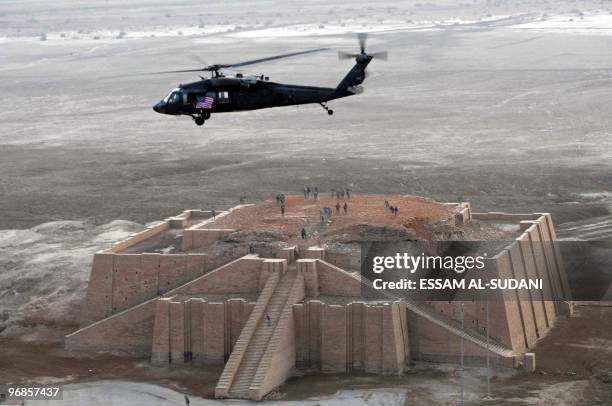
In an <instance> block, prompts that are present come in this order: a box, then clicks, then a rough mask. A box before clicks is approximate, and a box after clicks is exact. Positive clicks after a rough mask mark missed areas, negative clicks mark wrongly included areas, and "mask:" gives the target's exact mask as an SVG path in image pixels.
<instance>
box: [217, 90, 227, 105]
mask: <svg viewBox="0 0 612 406" xmlns="http://www.w3.org/2000/svg"><path fill="white" fill-rule="evenodd" d="M217 100H218V101H219V103H229V92H219V93H217Z"/></svg>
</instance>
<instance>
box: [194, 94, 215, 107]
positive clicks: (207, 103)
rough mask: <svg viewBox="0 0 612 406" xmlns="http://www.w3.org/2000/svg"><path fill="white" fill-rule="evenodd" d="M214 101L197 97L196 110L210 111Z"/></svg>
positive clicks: (209, 98) (208, 97) (210, 98)
mask: <svg viewBox="0 0 612 406" xmlns="http://www.w3.org/2000/svg"><path fill="white" fill-rule="evenodd" d="M214 101H215V99H213V98H212V97H210V96H206V97H201V96H198V101H197V103H196V106H195V107H196V109H207V110H210V109H211V108H212V105H213V102H214Z"/></svg>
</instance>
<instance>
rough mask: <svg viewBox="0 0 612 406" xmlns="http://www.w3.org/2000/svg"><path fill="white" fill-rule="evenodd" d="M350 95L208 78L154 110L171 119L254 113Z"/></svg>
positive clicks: (256, 81)
mask: <svg viewBox="0 0 612 406" xmlns="http://www.w3.org/2000/svg"><path fill="white" fill-rule="evenodd" d="M352 94H354V93H352V92H349V91H341V90H339V89H336V88H332V87H316V86H300V85H288V84H282V83H275V82H270V81H266V80H262V79H260V78H212V79H205V80H200V81H197V82H193V83H189V84H186V85H181V86H179V87H178V88H176V89H174V90H172V92H170V94H169V95H168V96H167V97H166V98H165V99H164V100H162V101H160V102H159V103H158V104H157V105H155V107H154V110H155V111H157V112H159V113H164V114H172V115H181V114H183V115H197V114H202V113H206V112H208V113H211V114H213V113H226V112H231V111H244V110H257V109H265V108H270V107H282V106H292V105H297V104H307V103H325V102H327V101H330V100H333V99H337V98H340V97H346V96H349V95H352ZM206 97H211V98H212V103H211V106H210V108H197V107H196V106H197V105H198V98H199V99H200V100H201V99H202V98H206Z"/></svg>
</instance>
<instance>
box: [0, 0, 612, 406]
mask: <svg viewBox="0 0 612 406" xmlns="http://www.w3.org/2000/svg"><path fill="white" fill-rule="evenodd" d="M611 11H612V7H611V6H610V5H609V4H607V3H601V2H599V1H554V2H552V1H551V2H546V3H540V2H537V1H535V0H534V1H520V2H519V1H515V2H505V1H498V2H491V1H484V0H483V1H480V0H477V1H475V2H472V3H467V2H465V4H463V3H462V4H461V5H458V2H456V1H451V0H436V1H435V2H416V1H407V2H402V3H397V4H396V3H393V2H376V3H372V2H365V1H340V0H332V1H325V2H322V1H312V2H295V3H289V4H287V3H284V2H283V3H280V2H275V1H256V2H249V3H248V5H247V4H245V3H244V2H240V1H229V2H226V1H224V2H221V1H210V2H206V3H202V2H196V1H195V0H187V1H183V2H180V3H178V4H173V5H169V4H168V2H162V1H158V0H154V1H146V2H145V1H139V0H133V1H130V2H124V1H118V0H113V1H106V2H104V3H103V4H102V3H100V2H97V1H93V0H91V1H85V2H78V4H76V3H74V2H68V1H59V2H45V1H40V0H38V1H34V0H26V1H3V2H2V3H1V4H0V54H1V55H2V64H1V66H0V91H1V92H2V95H3V98H2V99H3V103H2V108H1V109H0V123H2V124H1V129H2V131H0V173H1V174H2V175H1V176H0V196H2V198H1V199H0V213H1V215H0V230H1V231H0V320H1V321H0V329H4V331H2V332H0V340H2V341H3V342H2V345H1V346H0V348H2V350H1V351H0V365H3V366H5V365H10V367H9V368H0V382H16V381H28V380H34V379H41V380H42V379H43V378H44V377H48V376H52V377H55V378H57V379H60V380H61V381H66V382H72V381H76V382H82V381H95V380H98V379H124V380H136V381H140V382H150V383H159V384H162V385H164V386H167V387H172V388H175V389H178V390H179V391H183V390H185V388H188V389H186V390H187V391H189V393H192V394H194V395H199V396H204V397H206V396H210V393H211V392H210V390H211V388H212V385H213V384H214V382H215V381H216V377H217V376H218V371H202V370H198V373H199V374H198V373H195V372H194V371H191V370H190V371H181V370H179V371H166V370H149V368H148V367H146V366H143V365H144V361H145V360H123V359H115V358H113V359H110V358H104V357H103V358H101V359H96V360H94V361H92V363H95V365H98V367H96V368H99V369H100V371H102V372H101V373H99V374H97V373H94V374H92V373H91V371H89V369H92V368H87V365H89V364H87V363H84V362H82V361H81V360H75V359H72V358H68V357H66V355H65V354H62V351H61V337H62V335H63V334H65V333H66V332H68V331H70V329H71V328H72V326H73V320H74V316H75V314H76V311H77V310H78V302H79V300H80V298H81V297H82V295H83V290H82V289H83V288H84V286H85V284H86V281H87V275H88V273H89V267H90V263H91V254H92V253H93V252H95V251H96V250H98V249H100V248H102V247H104V246H106V245H107V244H108V243H109V241H112V240H114V239H119V238H121V237H122V236H124V235H125V233H129V232H134V231H137V230H138V229H139V228H140V227H141V226H139V224H145V223H147V222H150V221H154V220H158V219H160V218H163V217H166V216H169V215H173V214H176V213H177V212H179V211H180V210H181V209H184V208H204V209H211V208H215V209H219V210H220V209H225V208H227V207H231V206H233V205H235V204H237V203H238V201H239V198H240V196H242V195H246V196H247V199H248V201H260V200H265V199H271V198H274V196H275V195H276V194H277V193H278V192H281V191H282V192H285V193H289V192H294V193H297V194H300V193H301V190H302V187H303V186H304V185H305V184H309V185H318V186H319V188H320V190H321V194H322V195H326V193H327V192H328V191H329V190H330V189H331V188H337V187H349V188H350V189H351V191H352V192H354V193H367V194H375V193H392V194H402V195H403V194H411V195H418V196H425V197H428V198H433V199H436V200H440V201H456V200H457V199H458V197H459V196H462V197H463V199H464V200H465V201H470V202H471V203H472V204H473V206H474V208H475V209H476V210H478V211H486V210H497V211H502V210H506V211H512V212H520V211H550V212H552V213H553V216H554V220H555V221H556V222H557V223H564V222H569V223H568V224H566V225H562V226H561V227H560V230H562V231H561V233H560V234H561V235H562V236H563V238H584V239H597V238H610V236H611V235H612V232H611V230H612V226H611V225H610V222H609V219H610V218H609V216H610V212H609V207H610V205H611V204H612V195H611V194H610V193H611V191H612V170H611V169H612V167H611V164H610V162H612V148H611V141H610V140H611V138H610V128H611V124H612V123H611V117H612V77H611V74H612V70H611V68H610V49H611V48H610V42H611V41H612V17H611V15H610V12H611ZM355 31H366V32H369V33H370V41H369V43H368V49H369V50H372V51H376V50H382V49H386V50H388V51H389V55H390V59H389V61H388V62H381V61H374V62H373V63H372V64H371V67H370V69H369V71H370V76H369V77H368V79H367V80H366V82H365V89H366V90H365V93H364V94H362V95H359V96H356V97H352V98H347V99H343V100H338V101H335V102H333V103H331V104H330V106H331V107H332V108H333V109H334V110H335V114H334V116H331V117H330V116H327V114H325V112H324V111H323V110H322V109H321V108H320V107H319V106H301V107H288V108H282V109H270V110H261V111H256V112H246V113H235V114H224V115H217V116H214V117H213V118H212V119H211V120H210V121H209V122H207V123H206V124H205V126H204V127H202V128H198V127H196V126H195V125H194V124H193V123H192V122H191V120H190V119H188V118H174V117H167V116H161V115H158V114H155V113H154V112H153V111H152V110H151V106H152V105H153V104H154V103H155V102H157V101H158V100H159V99H161V98H162V97H164V96H165V95H166V94H167V92H168V91H169V90H170V89H172V88H173V87H174V86H175V85H176V84H177V83H179V82H188V81H193V80H197V77H196V76H195V75H190V74H177V75H168V76H159V75H157V76H152V75H144V73H147V72H152V71H158V70H169V69H183V68H191V67H197V66H200V65H201V64H202V61H206V62H207V63H214V62H219V63H226V62H229V63H231V62H236V61H240V60H244V59H253V58H257V57H261V56H267V55H272V54H276V53H284V52H291V51H299V50H303V49H308V48H317V47H324V46H325V47H331V48H333V50H331V51H329V52H322V53H318V54H313V55H310V56H308V57H304V58H295V59H287V60H284V61H282V62H278V63H271V64H265V65H256V66H252V67H250V69H249V70H248V71H245V72H244V73H245V74H251V73H252V74H261V73H265V74H266V75H269V76H270V77H271V80H273V81H277V82H288V83H296V84H312V85H321V86H335V84H337V83H338V82H339V81H340V79H341V78H342V76H344V74H345V73H346V72H347V71H348V70H349V69H350V66H351V63H350V61H338V60H337V58H336V56H335V50H336V49H342V50H348V51H353V50H355V49H356V46H357V45H356V40H355V38H354V34H353V33H354V32H355ZM117 219H123V220H122V221H116V220H117ZM52 305H53V306H52ZM47 309H52V310H51V311H47ZM608 310H609V309H608ZM608 310H606V309H604V310H601V311H602V312H604V313H603V316H602V314H601V313H600V314H597V313H592V312H589V311H586V310H585V311H583V312H582V316H581V317H579V318H577V319H575V320H571V321H570V322H568V323H567V325H564V326H563V327H562V328H561V329H560V331H561V332H562V333H559V334H561V335H560V336H558V340H557V341H555V339H554V337H557V336H552V338H549V337H547V339H546V340H548V341H546V340H545V342H543V343H542V345H543V346H544V347H540V348H539V349H538V350H537V351H542V352H543V353H544V354H546V353H548V354H549V355H550V356H549V357H545V358H544V360H543V362H544V364H543V365H547V362H549V363H550V364H548V365H550V367H547V368H548V369H546V370H544V372H546V374H538V375H537V377H536V378H534V377H533V376H529V377H528V378H526V377H520V376H519V377H514V378H508V379H509V380H503V381H497V382H496V383H495V385H494V387H495V391H496V393H497V396H498V399H497V403H498V404H502V403H503V401H502V400H501V399H502V398H503V399H505V401H506V402H507V403H508V404H510V403H512V404H514V403H519V404H520V403H523V404H538V403H539V404H547V403H549V404H553V403H554V404H577V403H582V401H586V402H587V403H588V404H598V402H599V403H601V402H602V401H601V400H602V399H605V398H606V396H607V397H608V398H609V397H610V392H611V389H610V384H609V378H606V377H605V376H606V375H605V373H606V372H605V371H606V368H608V369H607V370H608V371H609V364H606V362H608V361H606V362H604V363H603V364H601V365H600V364H597V365H596V366H594V367H592V368H591V369H589V368H587V367H586V366H584V365H582V364H581V366H576V365H577V364H579V363H580V362H581V361H579V360H580V359H581V358H580V357H582V354H584V353H585V352H587V355H588V357H587V358H588V359H603V360H610V357H611V355H610V354H609V352H608V351H607V349H609V344H610V340H611V339H612V338H611V337H610V336H611V335H610V334H608V333H609V331H608V330H606V331H602V330H601V328H602V326H609V325H610V323H607V324H606V322H607V321H609V320H610V314H609V312H608V313H605V312H607V311H608ZM41 312H42V313H45V314H44V316H45V317H43V318H41V317H40V316H41ZM16 320H18V321H19V322H18V323H14V322H15V321H16ZM5 327H6V328H5ZM578 330H579V331H580V332H581V333H583V334H584V335H583V334H579V335H576V336H575V337H574V334H573V333H574V332H575V331H578ZM589 337H591V338H589ZM593 337H597V338H600V339H603V340H604V341H597V340H595V341H593ZM605 340H607V341H605ZM24 341H27V344H25V343H24ZM49 342H51V344H50V343H49ZM560 352H563V354H568V356H567V357H558V355H557V354H559V353H560ZM557 363H558V364H557ZM568 365H571V366H572V367H571V368H569V367H568ZM96 368H93V369H92V370H93V371H96ZM557 370H560V371H562V372H560V373H559V374H557V373H556V371H557ZM143 371H144V372H143ZM567 371H569V372H572V373H576V374H577V375H571V374H570V375H567ZM585 371H586V372H585ZM130 374H131V375H130ZM438 374H443V375H438ZM602 374H603V375H602ZM417 376H418V378H417ZM474 376H475V378H473V381H471V382H472V383H473V385H471V386H470V392H469V393H470V394H469V397H468V399H469V400H470V402H473V403H478V402H479V400H478V399H480V398H481V395H482V394H483V393H484V392H483V390H484V389H483V386H482V379H481V378H480V377H478V376H479V375H478V373H476V374H475V375H474ZM499 379H501V378H499ZM190 382H191V383H190ZM296 382H297V381H296ZM302 382H304V381H302ZM307 382H308V383H310V386H309V388H310V389H311V390H312V392H308V393H304V392H301V390H302V389H303V388H304V386H303V385H302V384H301V383H289V384H288V385H287V388H286V389H283V391H285V392H284V393H286V394H287V395H286V396H287V398H300V399H303V398H304V397H309V396H312V395H313V393H314V394H323V393H325V394H333V393H334V392H335V391H336V390H337V388H341V387H344V388H351V387H353V388H355V387H358V388H360V387H361V388H362V387H367V388H371V387H389V386H396V385H399V386H401V385H405V386H408V385H410V383H412V384H413V385H415V386H412V387H410V388H409V389H410V391H412V392H410V391H409V392H408V394H407V398H406V404H422V403H419V401H420V399H428V400H429V401H431V402H434V401H435V402H439V403H445V402H446V403H454V402H456V389H457V380H456V376H455V375H454V374H453V373H452V372H450V373H449V372H440V371H434V372H431V373H430V374H427V373H420V374H414V375H407V376H406V377H403V380H402V379H400V380H399V381H398V382H396V384H391V383H390V382H391V381H389V380H380V379H379V378H376V377H346V376H340V377H327V376H326V377H324V378H321V377H320V376H317V375H313V376H312V377H311V378H308V381H307ZM500 382H503V383H504V384H503V385H502V384H500ZM606 382H608V383H606ZM506 383H510V384H511V385H506ZM360 385H361V386H360ZM419 385H422V386H419ZM102 387H103V386H102ZM198 388H199V389H198ZM436 388H438V389H436ZM440 388H443V390H442V389H440ZM140 390H141V389H136V391H140ZM78 391H79V388H76V389H75V393H79V392H78ZM100 391H101V389H93V390H92V391H89V392H87V393H89V394H90V396H98V395H96V394H97V393H100ZM79 396H80V395H79ZM83 396H85V395H83ZM88 396H89V395H88ZM126 396H127V395H126ZM177 396H178V395H177ZM411 396H412V397H411ZM414 396H420V397H417V398H416V399H418V400H416V401H415V400H414V399H415V397H414ZM137 398H138V397H135V398H134V399H137ZM179 398H180V396H179ZM78 399H82V398H78ZM194 404H195V402H194ZM602 404H603V403H602Z"/></svg>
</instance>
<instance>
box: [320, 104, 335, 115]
mask: <svg viewBox="0 0 612 406" xmlns="http://www.w3.org/2000/svg"><path fill="white" fill-rule="evenodd" d="M319 104H320V105H321V107H323V109H324V110H325V111H327V114H328V115H330V116H331V115H332V114H334V111H333V110H332V109H330V108H329V107H327V103H325V102H323V103H319Z"/></svg>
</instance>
